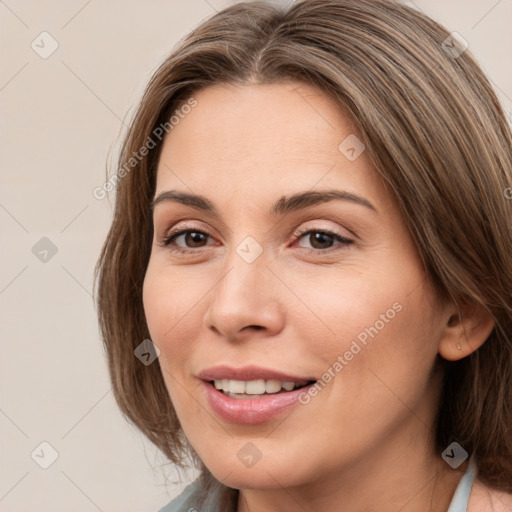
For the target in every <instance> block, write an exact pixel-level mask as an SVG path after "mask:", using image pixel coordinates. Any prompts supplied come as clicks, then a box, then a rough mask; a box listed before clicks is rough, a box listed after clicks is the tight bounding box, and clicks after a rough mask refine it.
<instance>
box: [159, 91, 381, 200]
mask: <svg viewBox="0 0 512 512" xmlns="http://www.w3.org/2000/svg"><path fill="white" fill-rule="evenodd" d="M193 97H194V98H195V100H196V101H197V105H196V106H195V107H194V108H193V109H191V110H190V112H189V113H188V114H186V115H185V116H183V118H182V119H180V122H179V123H178V124H177V125H175V126H174V128H173V129H172V131H170V133H169V135H167V137H166V139H165V141H164V145H163V148H162V152H161V156H160V161H159V165H158V171H157V187H156V193H155V195H158V194H159V193H160V192H162V191H164V190H169V189H178V190H182V191H187V192H190V191H194V192H196V193H201V194H203V195H206V196H208V197H212V198H213V199H214V198H215V197H218V198H221V197H226V196H227V197H230V198H231V199H233V194H235V193H237V196H238V197H243V198H245V201H246V202H247V197H250V198H253V199H254V201H255V202H258V201H259V200H260V199H261V200H264V199H265V198H266V200H268V202H273V201H274V200H275V198H277V196H279V195H280V194H283V193H293V192H294V191H302V190H309V189H313V188H315V187H317V188H328V187H331V188H343V189H344V190H348V191H349V192H354V193H361V192H363V191H365V192H366V194H367V195H369V196H372V197H373V201H372V202H375V203H380V204H383V201H385V200H386V198H385V196H384V195H383V190H382V189H383V184H382V180H381V179H380V177H379V176H378V175H377V173H376V172H375V171H374V169H373V168H372V166H371V164H370V162H369V160H368V158H367V156H366V155H365V152H364V151H363V152H362V153H361V155H360V156H359V157H357V158H356V159H355V160H353V159H349V158H347V156H346V155H345V154H344V153H343V152H342V151H341V150H340V147H339V146H340V143H342V142H343V141H345V140H349V141H355V142H356V144H357V143H358V142H357V140H358V139H356V138H354V137H357V128H356V126H355V124H354V123H353V121H352V120H351V119H350V118H349V117H348V116H345V115H344V114H343V113H342V111H341V109H340V108H339V106H338V105H337V104H336V103H335V102H334V101H333V100H332V99H330V98H329V97H328V96H327V95H325V94H323V93H322V91H320V90H318V89H316V88H314V87H312V86H309V85H305V84H299V83H296V82H287V83H279V84H267V85H245V86H235V85H227V84H220V85H215V86H212V87H208V88H206V89H203V90H201V91H199V92H198V93H196V94H194V95H193ZM347 138H348V139H347ZM342 149H344V147H343V146H342ZM358 149H360V148H358ZM219 200H220V199H219Z"/></svg>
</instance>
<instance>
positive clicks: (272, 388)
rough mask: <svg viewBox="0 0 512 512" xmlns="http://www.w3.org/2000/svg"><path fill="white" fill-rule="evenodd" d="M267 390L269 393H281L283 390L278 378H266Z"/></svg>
mask: <svg viewBox="0 0 512 512" xmlns="http://www.w3.org/2000/svg"><path fill="white" fill-rule="evenodd" d="M265 391H266V392H267V393H279V391H281V382H280V381H278V380H266V381H265Z"/></svg>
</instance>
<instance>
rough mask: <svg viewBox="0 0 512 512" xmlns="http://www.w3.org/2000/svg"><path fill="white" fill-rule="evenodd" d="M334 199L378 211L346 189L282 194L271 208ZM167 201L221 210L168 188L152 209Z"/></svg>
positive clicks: (282, 211) (282, 210)
mask: <svg viewBox="0 0 512 512" xmlns="http://www.w3.org/2000/svg"><path fill="white" fill-rule="evenodd" d="M334 200H341V201H347V202H350V203H353V204H358V205H360V206H364V207H366V208H368V209H370V210H372V211H374V212H376V213H377V208H375V206H373V204H372V203H371V202H370V201H368V199H365V198H364V197H360V196H358V195H356V194H352V193H351V192H346V191H344V190H320V191H307V192H298V193H296V194H293V195H291V196H289V197H286V196H282V197H281V198H280V199H278V200H277V201H276V202H275V203H274V204H273V205H272V207H271V208H270V213H271V214H272V215H286V214H287V213H290V212H295V211H298V210H302V209H304V208H308V207H310V206H315V205H317V204H322V203H327V202H330V201H334ZM165 202H177V203H181V204H184V205H186V206H192V207H193V208H197V209H198V210H203V211H205V212H208V213H212V214H214V215H217V216H218V215H219V212H218V210H217V208H216V207H215V205H214V204H213V203H212V202H211V201H209V200H208V199H207V198H206V197H204V196H200V195H197V194H189V193H187V192H180V191H178V190H166V191H165V192H161V193H160V194H159V195H158V196H157V197H155V199H153V201H152V202H151V210H154V208H155V207H156V206H157V205H158V204H160V203H165Z"/></svg>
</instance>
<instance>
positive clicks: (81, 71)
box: [0, 0, 512, 512]
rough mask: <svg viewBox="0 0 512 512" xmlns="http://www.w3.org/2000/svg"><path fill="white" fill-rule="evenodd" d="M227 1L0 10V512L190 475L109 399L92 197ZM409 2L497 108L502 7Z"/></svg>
mask: <svg viewBox="0 0 512 512" xmlns="http://www.w3.org/2000/svg"><path fill="white" fill-rule="evenodd" d="M228 3H230V2H227V1H225V0H208V1H207V0H188V1H186V2H185V1H178V0H166V1H163V0H158V1H157V0H153V1H149V2H142V1H138V2H135V1H124V2H121V1H119V0H111V1H106V0H89V1H85V0H73V1H63V0H61V1H57V0H53V1H46V2H41V1H36V0H31V1H21V0H18V1H17V0H6V1H0V23H1V31H0V37H1V48H2V50H1V62H2V66H1V71H0V108H1V124H0V130H1V164H2V167H1V188H0V225H1V229H2V240H3V241H2V264H1V266H0V311H1V318H0V322H1V323H0V325H1V327H2V345H1V354H0V361H1V363H0V364H1V367H0V379H1V380H0V382H1V394H0V440H1V441H0V443H1V446H0V447H1V464H0V511H9V512H17V511H35V510H37V511H41V512H43V511H52V512H60V511H70V510H72V511H84V512H89V511H98V510H100V511H103V512H107V511H120V510H123V511H125V512H135V511H155V512H156V510H158V508H159V507H161V506H162V505H163V504H165V503H167V502H168V501H169V500H170V498H171V497H172V496H174V495H176V494H177V493H178V492H180V490H181V489H182V488H183V486H184V485H185V484H186V483H188V481H191V479H193V478H194V476H195V474H196V473H195V472H194V471H191V472H189V473H188V477H187V475H186V474H184V475H183V480H182V481H181V482H180V479H179V474H178V473H177V472H176V470H175V469H174V468H172V467H167V468H163V467H162V465H163V464H164V463H165V460H164V458H163V457H162V456H161V455H159V454H158V453H157V451H156V449H155V448H153V447H152V446H151V445H150V444H149V443H148V442H146V441H145V440H144V439H143V438H142V435H141V434H139V433H138V432H137V431H136V430H135V429H134V428H132V427H130V426H129V425H128V424H127V423H126V422H125V420H124V419H123V418H122V417H121V414H120V413H119V412H118V410H117V408H116V405H115V403H114V400H113V397H112V393H111V390H110V385H109V381H108V375H107V371H106V365H105V360H104V354H103V349H102V345H101V342H100V339H99V332H98V328H97V322H96V313H95V309H94V306H93V303H92V299H91V289H92V270H93V266H94V263H95V261H96V258H97V256H98V253H99V250H100V247H101V244H102V242H103V239H104V237H105V235H106V232H107V229H108V227H109V222H110V219H111V205H110V203H109V200H108V199H103V200H97V199H95V198H94V197H93V195H92V191H93V189H94V188H95V187H97V186H101V185H102V184H103V183H104V181H105V165H106V162H107V161H111V160H112V158H113V157H114V156H115V154H116V148H117V147H118V146H117V144H118V135H119V133H120V130H121V128H122V125H123V120H124V119H125V118H126V116H127V115H129V114H130V113H131V112H132V111H133V107H134V105H135V104H136V101H137V99H138V97H139V95H140V94H141V92H142V90H143V87H144V85H145V83H146V82H147V80H148V79H149V77H150V75H151V73H152V71H153V70H154V69H155V68H156V66H157V65H158V64H159V63H160V62H161V60H162V59H163V58H164V57H165V56H166V55H167V54H168V53H169V52H170V50H171V49H172V47H173V45H174V44H175V43H176V42H177V41H178V39H179V38H181V37H182V36H184V35H185V34H186V33H187V32H188V31H189V30H190V29H191V28H192V27H194V26H195V25H197V24H198V23H199V22H200V21H201V20H203V19H204V18H205V17H207V16H209V15H210V14H212V13H213V12H214V10H218V9H221V8H222V7H224V6H226V5H228ZM409 3H411V4H412V2H409ZM415 5H416V6H417V7H418V8H419V9H422V10H424V11H425V12H426V13H428V14H430V15H431V16H433V17H434V18H436V19H438V20H439V21H441V22H443V23H444V24H445V25H446V26H447V27H448V28H449V29H450V30H455V31H457V32H459V33H460V34H461V35H462V36H463V37H464V38H465V39H466V40H467V41H468V43H469V48H470V50H471V51H472V52H473V53H474V54H475V55H476V57H477V58H478V59H479V61H480V62H481V64H482V65H483V67H484V69H485V71H486V72H487V73H488V76H489V77H490V79H491V80H492V82H493V84H494V87H495V89H496V91H497V92H498V94H499V97H500V99H501V100H502V102H503V104H504V105H505V106H506V108H507V109H508V110H509V111H510V109H511V107H512V100H511V99H510V98H512V71H511V66H510V62H511V58H510V53H511V50H512V31H511V30H510V26H511V22H512V0H500V1H496V0H472V1H465V0H454V1H445V2H439V1H437V2H436V1H434V0H417V1H416V2H415ZM43 31H47V32H48V33H49V34H51V38H53V39H54V40H55V41H57V43H58V48H57V50H56V51H55V52H54V53H53V54H52V55H50V56H49V57H48V58H47V59H43V58H41V56H40V55H39V54H38V53H36V51H34V49H33V48H32V47H31V43H32V41H34V40H35V43H34V45H37V46H35V47H36V48H37V49H38V51H39V52H40V53H41V52H44V51H48V50H49V49H51V44H56V43H52V39H50V38H49V37H50V36H40V37H38V36H39V34H40V33H41V32H43ZM42 38H45V39H44V40H43V42H41V39H42ZM43 237H47V238H48V239H50V240H51V242H52V244H53V245H54V246H55V248H56V249H57V252H56V254H54V255H52V252H51V249H50V252H48V253H47V254H46V253H44V252H41V251H44V250H48V247H47V246H45V244H48V242H47V241H46V242H45V241H43V242H39V241H40V239H41V238H43ZM36 243H39V244H42V245H41V246H39V245H37V246H36V249H37V250H36V249H34V252H35V253H36V254H34V252H33V247H34V246H35V245H36ZM45 257H46V259H47V261H46V262H43V261H40V258H45ZM44 441H45V442H47V443H49V444H50V445H51V446H52V447H53V449H54V450H56V452H57V453H58V458H57V459H56V460H55V462H54V463H53V464H52V465H51V466H50V467H48V469H43V468H41V467H40V465H39V464H45V463H46V464H48V463H49V462H51V461H52V449H51V448H49V447H48V446H46V445H42V446H41V445H40V443H41V442H44ZM34 450H35V452H34ZM32 453H33V458H32V457H31V454H32ZM187 478H188V479H187Z"/></svg>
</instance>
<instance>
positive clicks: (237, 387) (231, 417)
mask: <svg viewBox="0 0 512 512" xmlns="http://www.w3.org/2000/svg"><path fill="white" fill-rule="evenodd" d="M316 382H317V381H315V380H308V381H303V382H293V381H272V380H268V381H267V380H262V379H259V380H255V381H238V380H235V381H234V380H226V382H224V379H220V380H209V381H202V385H203V391H204V394H205V397H206V401H207V402H208V404H209V406H210V408H211V410H212V411H213V412H214V413H215V414H216V415H217V416H218V417H219V418H220V419H222V420H224V421H226V422H229V423H235V424H239V425H254V424H258V423H265V422H268V421H271V420H273V419H276V418H278V417H280V416H282V415H283V414H284V413H285V412H286V411H289V410H290V409H291V408H292V407H297V406H298V405H299V404H300V403H304V402H301V396H302V395H303V394H304V393H307V392H308V390H309V389H310V388H311V387H312V386H314V385H315V384H316ZM267 386H268V387H267ZM267 389H268V390H269V391H267Z"/></svg>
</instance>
